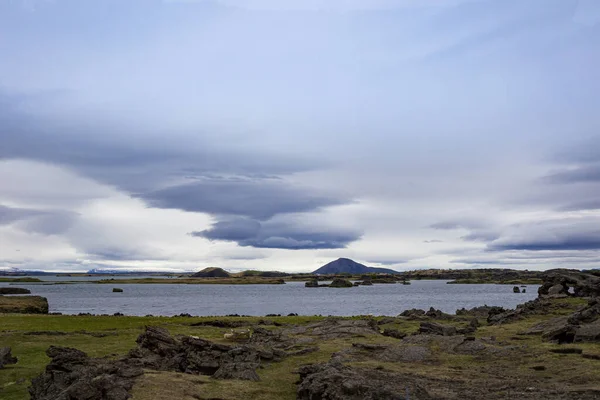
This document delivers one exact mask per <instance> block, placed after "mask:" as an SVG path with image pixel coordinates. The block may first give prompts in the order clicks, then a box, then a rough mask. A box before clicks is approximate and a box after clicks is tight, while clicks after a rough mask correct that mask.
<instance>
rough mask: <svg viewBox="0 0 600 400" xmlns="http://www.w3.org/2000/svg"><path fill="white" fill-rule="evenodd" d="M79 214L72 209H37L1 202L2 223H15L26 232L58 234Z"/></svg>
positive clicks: (0, 218)
mask: <svg viewBox="0 0 600 400" xmlns="http://www.w3.org/2000/svg"><path fill="white" fill-rule="evenodd" d="M77 216H78V214H77V213H74V212H70V211H60V210H59V211H56V210H50V211H48V210H35V209H27V208H17V207H8V206H4V205H1V204H0V225H9V224H15V225H16V226H18V227H19V228H21V229H22V230H23V231H25V232H33V233H39V234H42V235H58V234H62V233H64V232H66V231H67V230H69V228H70V227H71V226H72V225H73V223H74V222H75V219H76V218H77Z"/></svg>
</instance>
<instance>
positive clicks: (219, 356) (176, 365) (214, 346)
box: [129, 327, 273, 381]
mask: <svg viewBox="0 0 600 400" xmlns="http://www.w3.org/2000/svg"><path fill="white" fill-rule="evenodd" d="M136 342H137V343H138V347H137V348H136V349H134V350H132V351H130V352H129V358H130V359H131V360H132V361H134V362H135V363H136V364H137V365H140V366H142V367H144V368H150V369H155V370H160V371H176V372H185V373H191V374H201V375H212V376H214V377H215V378H220V379H244V380H254V381H258V380H259V377H258V374H256V369H257V368H258V366H259V365H260V361H261V355H263V354H262V353H261V352H259V351H257V350H256V349H252V348H250V347H248V346H240V347H232V346H227V345H223V344H218V343H213V342H210V341H208V340H204V339H200V338H196V337H192V336H184V337H182V338H180V339H177V338H174V337H172V336H171V335H170V334H169V332H168V331H167V330H166V329H164V328H158V327H147V328H146V331H145V332H144V333H142V334H141V335H140V336H139V337H138V339H137V340H136ZM270 357H271V358H272V357H273V356H272V355H270ZM231 364H235V365H231Z"/></svg>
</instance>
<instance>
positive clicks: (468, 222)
mask: <svg viewBox="0 0 600 400" xmlns="http://www.w3.org/2000/svg"><path fill="white" fill-rule="evenodd" d="M484 226H485V224H484V222H483V221H479V220H475V219H473V218H462V219H452V220H446V221H441V222H437V223H435V224H432V225H430V226H429V227H430V228H432V229H439V230H454V229H474V228H482V227H484Z"/></svg>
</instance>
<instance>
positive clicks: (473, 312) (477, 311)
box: [456, 306, 506, 318]
mask: <svg viewBox="0 0 600 400" xmlns="http://www.w3.org/2000/svg"><path fill="white" fill-rule="evenodd" d="M490 311H494V312H495V313H496V314H499V313H500V312H504V311H506V310H504V309H503V308H502V307H490V306H481V307H474V308H471V309H470V310H467V309H466V308H461V309H460V310H456V315H459V316H472V317H479V318H487V317H488V315H489V314H490Z"/></svg>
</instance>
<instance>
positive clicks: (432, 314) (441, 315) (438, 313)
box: [425, 307, 451, 319]
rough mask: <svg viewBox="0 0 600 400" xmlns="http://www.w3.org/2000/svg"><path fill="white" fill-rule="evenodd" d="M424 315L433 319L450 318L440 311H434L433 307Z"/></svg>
mask: <svg viewBox="0 0 600 400" xmlns="http://www.w3.org/2000/svg"><path fill="white" fill-rule="evenodd" d="M425 315H426V316H427V317H429V318H434V319H448V318H451V317H450V315H448V314H446V313H445V312H443V311H441V310H436V309H435V308H433V307H430V308H429V311H427V312H426V313H425Z"/></svg>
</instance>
